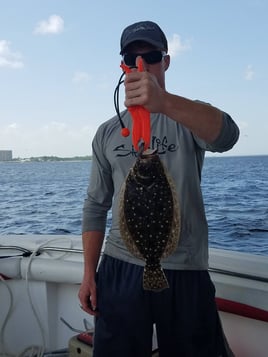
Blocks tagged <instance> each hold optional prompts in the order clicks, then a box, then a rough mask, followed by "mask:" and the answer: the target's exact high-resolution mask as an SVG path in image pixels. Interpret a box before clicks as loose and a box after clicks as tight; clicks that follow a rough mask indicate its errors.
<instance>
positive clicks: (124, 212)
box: [119, 149, 180, 291]
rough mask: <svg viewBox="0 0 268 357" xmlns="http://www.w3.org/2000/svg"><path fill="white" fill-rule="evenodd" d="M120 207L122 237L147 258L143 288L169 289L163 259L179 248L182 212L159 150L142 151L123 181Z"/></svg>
mask: <svg viewBox="0 0 268 357" xmlns="http://www.w3.org/2000/svg"><path fill="white" fill-rule="evenodd" d="M119 206H120V207H119V219H120V233H121V236H122V239H123V240H124V242H125V244H126V247H127V249H128V250H129V251H130V252H131V253H132V254H133V255H134V256H136V257H138V258H140V259H143V260H144V261H145V267H144V272H143V288H144V289H145V290H153V291H161V290H163V289H165V288H168V287H169V285H168V281H167V279H166V276H165V274H164V271H163V269H162V267H161V263H160V260H161V259H162V258H164V257H167V256H168V255H170V254H171V253H172V252H173V251H174V250H175V249H176V247H177V244H178V240H179V235H180V212H179V204H178V202H177V195H176V192H175V186H174V184H173V182H172V180H171V177H169V175H168V174H167V173H166V170H165V168H164V166H163V164H162V162H161V160H160V158H159V156H158V154H157V152H156V150H154V151H153V150H150V149H148V150H146V151H144V152H143V153H141V154H139V156H138V158H137V160H136V162H135V164H134V166H133V167H132V168H131V169H130V171H129V174H128V176H127V178H126V180H125V183H124V184H123V187H122V190H121V197H120V205H119Z"/></svg>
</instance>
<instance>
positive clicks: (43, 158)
mask: <svg viewBox="0 0 268 357" xmlns="http://www.w3.org/2000/svg"><path fill="white" fill-rule="evenodd" d="M265 156H268V155H267V154H259V155H258V154H256V155H223V156H221V155H220V154H219V153H215V155H212V154H209V155H206V156H205V158H206V159H211V158H223V159H224V158H234V157H237V158H242V157H265ZM90 160H92V155H86V156H73V157H60V156H48V155H44V156H35V157H29V158H21V157H18V158H13V159H12V160H0V163H5V162H6V163H7V162H54V161H57V162H60V161H90Z"/></svg>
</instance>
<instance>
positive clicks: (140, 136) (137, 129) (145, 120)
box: [121, 58, 151, 151]
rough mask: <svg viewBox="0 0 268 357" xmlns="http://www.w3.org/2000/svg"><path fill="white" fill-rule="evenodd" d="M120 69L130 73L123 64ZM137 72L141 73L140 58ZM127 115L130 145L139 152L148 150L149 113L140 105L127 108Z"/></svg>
mask: <svg viewBox="0 0 268 357" xmlns="http://www.w3.org/2000/svg"><path fill="white" fill-rule="evenodd" d="M121 68H122V69H123V71H124V72H125V73H130V72H131V68H129V67H128V66H126V65H125V64H121ZM138 71H139V72H142V71H143V63H142V58H140V60H139V63H138ZM128 111H129V113H130V114H131V118H132V143H133V146H134V148H135V150H136V151H140V149H141V147H140V145H143V146H142V151H145V150H146V149H148V147H149V145H150V139H151V123H150V112H149V111H148V110H147V109H145V108H144V107H143V106H141V105H133V106H132V107H129V108H128Z"/></svg>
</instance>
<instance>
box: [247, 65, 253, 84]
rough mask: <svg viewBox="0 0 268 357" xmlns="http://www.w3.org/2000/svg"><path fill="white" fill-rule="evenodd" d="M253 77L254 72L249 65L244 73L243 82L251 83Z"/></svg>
mask: <svg viewBox="0 0 268 357" xmlns="http://www.w3.org/2000/svg"><path fill="white" fill-rule="evenodd" d="M254 75H255V72H254V70H253V68H252V66H251V65H250V64H249V65H248V66H247V68H246V71H245V80H246V81H252V79H253V77H254Z"/></svg>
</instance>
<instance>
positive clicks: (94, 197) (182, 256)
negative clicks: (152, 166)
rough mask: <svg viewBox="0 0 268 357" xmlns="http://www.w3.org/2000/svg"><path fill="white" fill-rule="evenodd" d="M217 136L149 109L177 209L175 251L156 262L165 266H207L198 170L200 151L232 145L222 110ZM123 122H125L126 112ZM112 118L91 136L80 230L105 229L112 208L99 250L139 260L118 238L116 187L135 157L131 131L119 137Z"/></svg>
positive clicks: (231, 129)
mask: <svg viewBox="0 0 268 357" xmlns="http://www.w3.org/2000/svg"><path fill="white" fill-rule="evenodd" d="M222 115H223V124H222V128H221V132H220V134H219V136H218V138H217V139H216V140H215V141H214V142H213V143H212V144H207V143H205V142H204V141H203V140H201V139H199V138H197V137H195V136H194V135H193V134H192V133H191V132H190V131H189V130H188V129H187V128H185V127H184V126H182V125H180V124H178V123H177V122H175V121H174V120H171V119H169V118H168V117H166V116H165V115H163V114H151V145H150V148H151V149H156V148H157V150H158V154H159V157H160V159H161V160H162V162H163V163H164V165H165V167H166V169H167V171H168V173H169V175H171V177H172V178H173V181H174V183H175V186H176V191H177V195H178V202H179V205H180V209H181V233H180V239H179V243H178V247H177V249H176V251H175V252H174V253H173V254H172V255H170V256H169V257H167V258H165V259H163V260H162V261H161V265H162V266H163V268H166V269H186V270H202V269H207V268H208V226H207V221H206V216H205V210H204V204H203V198H202V192H201V187H200V183H201V171H202V166H203V161H204V156H205V151H211V152H224V151H227V150H229V149H231V148H232V147H233V145H234V144H235V143H236V142H237V140H238V137H239V129H238V127H237V125H236V124H235V123H234V121H233V120H232V119H231V117H230V116H229V115H228V114H226V113H223V114H222ZM123 118H124V122H125V124H126V126H127V127H128V128H130V127H131V118H130V115H129V113H128V112H127V111H125V112H124V113H123ZM120 133H121V126H120V123H119V120H118V117H117V116H116V117H114V118H112V119H110V120H108V121H107V122H105V123H104V124H102V125H101V126H100V127H99V129H98V130H97V133H96V135H95V137H94V140H93V143H92V148H93V159H92V166H91V176H90V182H89V187H88V191H87V198H86V200H85V203H84V209H83V227H82V230H83V232H86V231H103V232H105V229H106V218H107V212H108V211H109V209H110V208H111V207H112V224H111V228H110V230H109V234H108V237H107V239H106V241H105V247H104V252H105V254H108V255H110V256H112V257H115V258H118V259H121V260H124V261H127V262H130V263H133V264H139V265H144V262H143V261H142V260H139V259H137V258H135V257H134V256H133V255H132V254H131V253H130V252H129V251H128V250H127V248H126V246H125V244H124V242H123V240H122V239H121V237H120V232H119V222H118V211H119V206H118V204H119V194H120V190H121V186H122V184H123V182H124V180H125V179H126V176H127V174H128V172H129V170H130V168H131V167H132V166H133V165H134V163H135V160H136V152H135V150H134V148H133V146H132V139H131V135H130V136H129V137H127V138H125V137H122V136H121V134H120Z"/></svg>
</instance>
